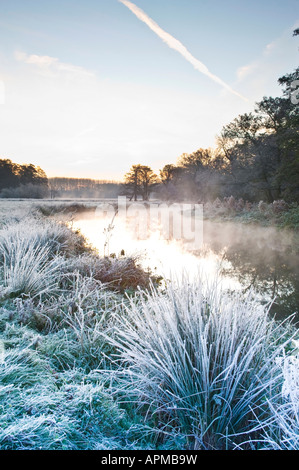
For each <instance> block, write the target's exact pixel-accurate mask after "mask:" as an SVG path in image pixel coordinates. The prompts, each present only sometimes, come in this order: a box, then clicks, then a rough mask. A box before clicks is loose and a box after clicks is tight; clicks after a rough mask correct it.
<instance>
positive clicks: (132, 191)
mask: <svg viewBox="0 0 299 470" xmlns="http://www.w3.org/2000/svg"><path fill="white" fill-rule="evenodd" d="M157 182H158V177H157V175H156V174H155V173H154V172H153V170H152V169H151V168H150V167H149V166H146V165H140V164H138V165H132V167H131V169H130V171H129V172H128V173H126V174H125V177H124V189H125V193H127V194H129V196H130V200H132V199H134V201H137V199H138V196H139V195H141V197H142V199H143V200H144V201H148V199H149V196H150V192H151V191H152V189H153V187H154V186H155V185H156V184H157Z"/></svg>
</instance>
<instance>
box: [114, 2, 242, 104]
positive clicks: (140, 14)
mask: <svg viewBox="0 0 299 470" xmlns="http://www.w3.org/2000/svg"><path fill="white" fill-rule="evenodd" d="M119 2H120V3H122V4H123V5H125V6H126V7H127V8H129V10H131V12H132V13H134V15H136V16H137V18H138V19H139V20H141V21H143V23H145V24H146V25H147V26H148V27H149V28H150V29H151V30H152V31H153V32H154V33H155V34H157V36H159V38H161V39H162V41H163V42H165V43H166V44H167V45H168V47H170V48H171V49H174V50H175V51H177V52H179V53H180V54H181V55H182V56H183V57H184V58H185V59H186V60H187V61H188V62H190V64H192V65H193V67H194V68H195V69H196V70H198V71H199V72H201V73H203V74H204V75H206V76H207V77H209V78H210V79H211V80H213V81H214V82H216V83H218V84H219V85H221V86H222V87H223V88H225V89H226V90H228V91H229V92H230V93H233V94H234V95H236V96H238V97H239V98H242V99H243V100H245V101H248V100H247V98H245V97H244V96H242V95H241V94H240V93H238V92H237V91H235V90H233V89H232V88H231V87H230V86H229V85H228V84H227V83H225V82H224V81H223V80H221V78H219V77H217V76H216V75H214V74H213V73H211V72H210V71H209V69H208V67H207V66H206V65H204V64H203V63H202V62H201V61H200V60H198V59H196V58H195V57H194V56H193V55H192V54H191V53H190V52H189V51H188V49H187V48H186V47H185V46H184V45H183V44H182V43H181V42H180V41H179V40H178V39H176V38H174V37H173V36H171V34H169V33H167V32H166V31H164V30H163V29H162V28H160V26H159V25H158V24H157V23H156V22H155V21H154V20H152V19H151V18H150V17H149V16H148V15H147V14H146V13H145V12H144V11H143V10H141V8H139V7H137V6H136V5H135V4H134V3H132V2H129V1H127V0H119Z"/></svg>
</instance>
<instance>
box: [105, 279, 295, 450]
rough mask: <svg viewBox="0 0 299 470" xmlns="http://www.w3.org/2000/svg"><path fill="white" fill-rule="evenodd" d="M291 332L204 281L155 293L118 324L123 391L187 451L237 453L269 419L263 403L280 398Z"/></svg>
mask: <svg viewBox="0 0 299 470" xmlns="http://www.w3.org/2000/svg"><path fill="white" fill-rule="evenodd" d="M216 292H217V291H216ZM288 333H289V332H288V329H287V328H286V329H282V330H281V331H280V329H279V328H278V326H277V324H276V323H275V322H274V321H273V320H270V319H269V318H268V316H267V311H265V310H263V309H262V308H261V307H260V306H259V305H258V304H257V303H256V302H254V301H252V299H247V300H246V301H239V300H238V299H237V298H228V297H226V295H225V294H223V293H222V294H220V295H216V294H215V290H214V289H212V290H211V291H209V292H207V293H204V291H203V290H202V287H201V285H200V283H198V284H197V285H193V286H191V285H190V284H189V283H186V282H185V283H183V284H182V285H181V286H180V287H179V288H178V289H173V287H172V286H170V287H168V289H167V292H166V293H165V294H163V295H161V294H159V293H157V292H156V291H155V290H154V291H152V292H150V294H149V295H148V296H147V298H144V296H141V297H140V299H138V302H136V301H134V300H132V301H131V303H130V306H129V307H127V316H126V317H121V318H118V327H117V328H116V336H115V337H114V338H113V340H111V341H112V343H113V345H114V346H115V347H116V349H117V351H118V362H117V364H118V367H117V373H116V383H117V385H116V390H117V393H121V394H123V397H124V400H126V399H128V400H132V401H133V402H134V403H135V404H136V407H137V409H139V410H141V409H142V410H146V413H147V416H152V417H153V419H154V421H155V423H156V432H157V433H158V434H161V435H163V434H164V435H165V436H167V435H168V434H169V433H174V434H178V435H183V436H184V437H185V439H186V445H187V447H188V448H189V449H208V450H211V449H218V450H219V449H227V448H234V447H236V446H237V445H239V444H240V442H242V440H243V439H244V437H245V436H247V434H248V433H250V430H251V428H252V423H253V422H254V421H255V420H256V419H259V420H261V421H263V420H264V419H265V417H266V416H268V414H269V406H268V403H267V401H266V400H265V397H268V396H271V401H272V403H275V402H276V400H277V397H279V396H280V383H281V380H282V374H281V369H280V367H279V365H278V364H277V361H276V358H277V357H278V356H279V355H280V354H282V352H283V351H284V349H285V347H286V345H287V344H288V342H289V334H288ZM126 397H129V398H126Z"/></svg>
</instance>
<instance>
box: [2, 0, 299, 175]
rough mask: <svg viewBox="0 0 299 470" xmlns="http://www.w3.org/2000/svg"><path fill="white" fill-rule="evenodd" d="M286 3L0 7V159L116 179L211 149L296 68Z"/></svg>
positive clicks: (164, 1) (34, 0)
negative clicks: (136, 169)
mask: <svg viewBox="0 0 299 470" xmlns="http://www.w3.org/2000/svg"><path fill="white" fill-rule="evenodd" d="M296 27H299V1H298V0H284V1H282V0H238V1H237V0H226V1H225V2H224V1H223V0H136V1H134V2H131V1H130V2H129V1H127V0H84V1H83V0H51V1H50V0H0V158H9V159H11V160H12V161H14V162H17V163H33V164H34V165H38V166H40V167H41V168H43V170H44V171H45V172H46V173H47V175H48V177H54V176H68V177H78V178H94V179H108V180H121V179H122V178H123V175H124V174H125V173H126V172H127V171H129V169H130V167H131V165H133V164H137V163H141V164H144V165H149V166H150V167H151V168H153V170H154V171H156V172H158V171H159V169H161V168H163V166H164V165H166V164H168V163H176V161H177V159H178V158H179V156H180V155H181V154H182V153H192V152H194V151H196V150H197V149H199V148H208V147H211V148H215V146H216V137H217V135H219V134H220V132H221V129H222V127H223V126H224V125H226V124H228V123H229V122H231V121H232V120H233V119H235V118H236V117H237V116H238V115H239V114H243V113H245V112H250V111H252V110H253V109H254V106H255V103H256V102H258V101H260V100H261V99H262V98H263V96H281V94H282V89H281V87H280V86H279V85H278V83H277V79H278V78H279V77H280V76H282V75H284V74H285V73H290V72H292V71H293V70H294V69H295V67H297V66H298V46H299V44H298V37H293V35H292V34H293V30H294V29H295V28H296Z"/></svg>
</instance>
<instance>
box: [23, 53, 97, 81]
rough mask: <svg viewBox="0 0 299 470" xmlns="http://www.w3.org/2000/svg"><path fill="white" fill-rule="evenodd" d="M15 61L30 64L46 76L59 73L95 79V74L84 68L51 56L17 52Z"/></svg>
mask: <svg viewBox="0 0 299 470" xmlns="http://www.w3.org/2000/svg"><path fill="white" fill-rule="evenodd" d="M14 56H15V59H16V60H17V61H19V62H23V63H25V64H30V65H33V66H36V67H38V69H39V70H40V71H41V72H42V73H43V74H44V75H55V74H58V73H62V74H70V75H72V76H77V77H79V76H88V77H93V76H94V74H93V73H92V72H90V71H88V70H86V69H84V68H83V67H79V66H77V65H73V64H67V63H64V62H60V60H59V59H57V58H56V57H49V56H46V55H45V56H42V55H36V54H31V55H29V54H26V53H25V52H21V51H16V52H15V54H14Z"/></svg>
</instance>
